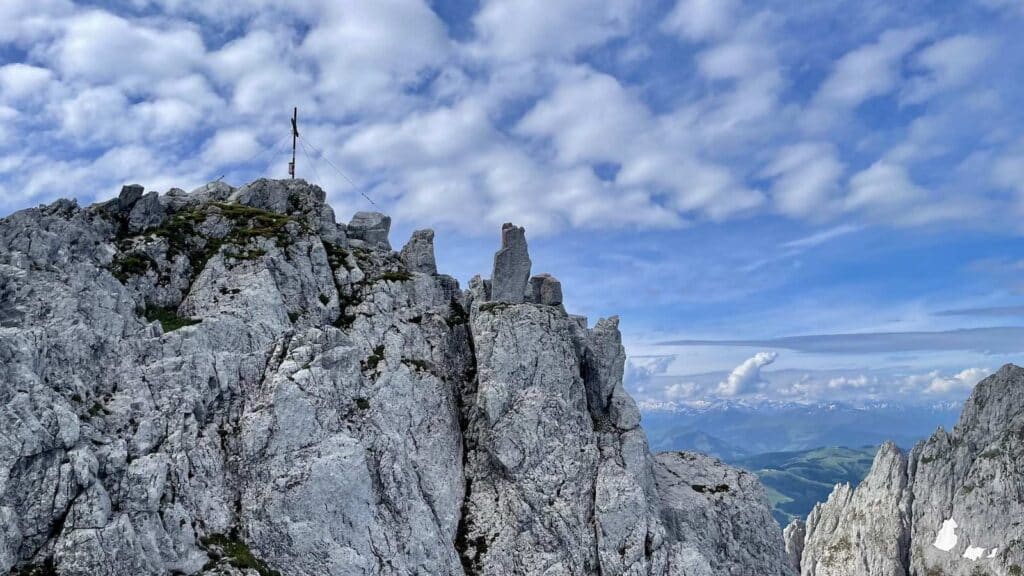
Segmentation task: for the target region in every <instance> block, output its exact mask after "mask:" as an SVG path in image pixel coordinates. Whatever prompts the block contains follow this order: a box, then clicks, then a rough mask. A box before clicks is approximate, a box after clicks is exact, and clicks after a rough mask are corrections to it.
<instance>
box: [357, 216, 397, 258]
mask: <svg viewBox="0 0 1024 576" xmlns="http://www.w3.org/2000/svg"><path fill="white" fill-rule="evenodd" d="M390 232H391V217H390V216H386V215H384V214H381V213H380V212H356V215H355V216H353V217H352V221H351V222H349V223H348V237H349V239H351V240H355V241H357V242H364V243H366V244H367V245H368V246H369V247H371V248H374V247H377V248H384V249H387V250H390V249H391V244H390V243H389V242H388V234H389V233H390Z"/></svg>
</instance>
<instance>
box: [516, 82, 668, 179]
mask: <svg viewBox="0 0 1024 576" xmlns="http://www.w3.org/2000/svg"><path fill="white" fill-rule="evenodd" d="M654 129H655V126H654V119H653V118H652V117H651V115H650V112H649V111H648V110H647V108H646V107H645V106H644V105H643V104H641V103H640V101H639V100H638V99H637V98H636V97H635V96H633V95H631V94H629V93H628V91H627V90H626V89H625V88H624V87H623V86H622V85H621V84H620V83H619V82H618V81H617V80H616V79H615V78H613V77H611V76H608V75H607V74H600V73H593V72H590V71H579V70H574V71H573V77H570V78H565V79H563V80H562V81H561V82H560V83H559V84H558V86H557V87H556V88H555V90H554V92H553V93H552V94H551V95H550V96H549V97H548V98H546V99H544V100H542V101H541V102H539V103H538V104H537V105H536V106H534V108H533V109H532V110H530V111H529V112H528V113H527V114H526V116H524V117H523V119H522V120H521V121H520V122H519V125H518V127H517V130H518V131H519V132H521V133H523V134H527V135H530V136H538V137H547V138H550V139H551V140H552V142H553V144H554V149H555V154H556V155H557V157H558V159H559V160H560V161H562V162H565V163H569V164H572V163H577V162H621V161H623V160H624V159H625V156H626V155H627V151H628V149H629V148H630V147H632V146H634V145H635V144H636V143H637V140H638V139H639V138H641V137H644V136H645V135H649V134H651V133H652V132H653V130H654Z"/></svg>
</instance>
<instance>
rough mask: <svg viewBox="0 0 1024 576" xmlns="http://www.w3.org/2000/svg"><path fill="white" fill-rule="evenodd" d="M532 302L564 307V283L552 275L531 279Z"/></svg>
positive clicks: (542, 275) (540, 275)
mask: <svg viewBox="0 0 1024 576" xmlns="http://www.w3.org/2000/svg"><path fill="white" fill-rule="evenodd" d="M529 300H530V302H533V303H535V304H544V305H545V306H561V305H562V283H561V282H559V281H558V280H556V279H555V277H554V276H552V275H550V274H539V275H537V276H534V277H533V278H530V298H529Z"/></svg>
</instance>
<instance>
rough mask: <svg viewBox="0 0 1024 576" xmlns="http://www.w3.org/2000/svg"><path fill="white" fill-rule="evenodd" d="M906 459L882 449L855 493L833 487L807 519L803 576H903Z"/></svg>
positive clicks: (893, 447)
mask: <svg viewBox="0 0 1024 576" xmlns="http://www.w3.org/2000/svg"><path fill="white" fill-rule="evenodd" d="M906 488H907V459H906V457H905V456H904V455H903V454H902V453H901V452H900V450H899V448H897V447H896V445H895V444H892V443H886V444H884V445H883V446H882V447H881V448H880V449H879V450H878V454H877V455H876V456H875V461H874V463H873V464H872V466H871V471H870V472H868V475H867V476H866V477H865V478H864V480H863V481H862V482H861V484H860V485H859V486H858V487H857V488H856V490H855V489H853V488H851V487H850V485H849V484H843V485H840V486H837V487H836V489H835V490H834V491H833V492H832V494H831V495H830V496H829V499H828V501H827V502H824V503H820V504H817V505H816V506H815V507H814V510H813V511H811V514H810V516H808V518H807V527H806V532H807V536H806V540H805V543H804V550H803V554H802V560H801V566H802V570H801V574H803V575H804V576H846V575H848V574H856V573H861V572H863V573H865V574H873V575H878V576H900V575H903V574H906V569H905V567H904V563H905V562H906V557H907V544H908V528H909V509H908V508H909V502H908V501H907V493H906Z"/></svg>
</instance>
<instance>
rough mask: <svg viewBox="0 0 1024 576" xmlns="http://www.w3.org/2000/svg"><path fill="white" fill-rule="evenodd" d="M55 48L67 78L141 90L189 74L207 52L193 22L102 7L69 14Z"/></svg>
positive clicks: (54, 53)
mask: <svg viewBox="0 0 1024 576" xmlns="http://www.w3.org/2000/svg"><path fill="white" fill-rule="evenodd" d="M52 52H53V55H52V56H53V60H54V62H55V64H56V67H57V69H58V70H59V71H60V73H61V75H62V76H63V77H64V78H67V79H69V80H78V81H83V82H88V83H94V84H111V83H113V84H117V85H119V86H123V87H125V88H127V89H131V90H140V91H142V90H145V88H146V86H147V85H148V84H151V83H155V82H158V81H161V80H165V79H168V78H174V77H180V76H184V75H187V74H188V73H190V72H191V71H192V70H194V69H195V68H196V67H197V66H198V65H200V64H201V63H202V61H203V58H204V56H205V55H206V49H205V47H204V45H203V40H202V38H201V37H200V36H199V33H198V32H197V31H196V30H195V28H194V27H192V26H190V25H187V24H182V23H180V22H173V23H172V22H166V21H165V22H161V23H159V25H158V27H157V26H152V27H151V26H149V25H147V24H145V23H143V22H140V21H128V20H126V19H124V18H121V17H119V16H115V15H113V14H111V13H109V12H105V11H102V10H92V11H89V12H84V13H81V14H77V15H74V16H72V17H70V18H68V19H67V21H66V24H65V29H64V34H63V36H62V37H61V38H60V40H59V41H58V42H57V43H56V44H55V45H54V46H53V49H52Z"/></svg>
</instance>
